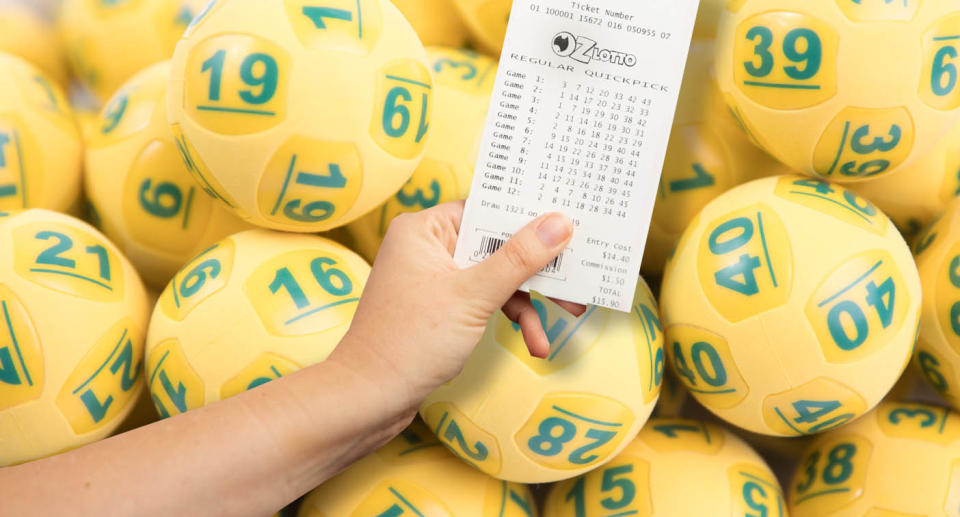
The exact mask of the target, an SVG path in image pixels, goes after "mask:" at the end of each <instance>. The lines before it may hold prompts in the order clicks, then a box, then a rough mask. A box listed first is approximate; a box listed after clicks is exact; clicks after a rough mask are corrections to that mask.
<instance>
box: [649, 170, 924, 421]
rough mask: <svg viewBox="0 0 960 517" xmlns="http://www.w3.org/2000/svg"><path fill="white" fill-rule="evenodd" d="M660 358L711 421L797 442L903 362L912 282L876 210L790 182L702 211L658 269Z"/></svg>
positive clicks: (855, 403) (852, 412)
mask: <svg viewBox="0 0 960 517" xmlns="http://www.w3.org/2000/svg"><path fill="white" fill-rule="evenodd" d="M661 303H662V304H663V318H664V326H665V328H664V332H665V334H666V349H667V355H668V361H667V362H668V363H670V364H671V365H672V367H673V370H674V372H675V373H677V375H678V377H679V378H680V379H681V380H682V381H683V383H684V385H686V387H687V389H688V390H689V391H690V393H691V394H692V395H693V396H694V397H696V398H697V400H699V401H700V402H701V403H702V404H703V405H704V406H706V407H707V408H708V409H710V410H711V411H713V412H714V413H715V414H716V415H717V416H719V417H721V418H723V419H725V420H727V421H728V422H730V423H731V424H734V425H736V426H739V427H742V428H744V429H747V430H749V431H753V432H755V433H761V434H767V435H773V436H799V435H804V434H814V433H818V432H822V431H826V430H829V429H832V428H835V427H838V426H841V425H843V424H845V423H847V422H850V421H852V420H854V419H856V418H857V417H859V416H860V415H862V414H864V413H866V412H867V411H868V410H870V409H871V408H872V407H873V406H875V405H876V404H877V403H878V402H879V401H880V400H881V399H882V398H883V397H884V396H885V395H886V394H887V392H888V391H889V390H890V388H891V387H893V385H894V383H895V382H896V381H897V378H899V376H900V374H901V373H902V372H903V370H904V368H905V367H906V364H907V361H908V359H909V357H910V355H911V351H912V348H913V344H914V340H915V337H916V332H917V328H918V322H919V316H920V304H921V297H920V279H919V276H918V274H917V268H916V266H915V264H914V262H913V258H912V256H911V255H910V250H909V248H908V247H907V245H906V243H905V242H904V241H903V238H902V237H901V236H900V234H899V232H898V231H897V229H896V227H894V225H893V223H892V222H891V221H890V220H889V219H888V218H887V217H886V216H885V215H884V214H883V213H882V212H880V211H879V210H878V209H877V208H876V207H874V206H873V205H872V204H870V203H869V202H867V201H866V200H864V199H862V198H860V197H859V196H857V195H855V194H853V193H852V192H851V191H848V190H846V189H844V188H842V187H840V186H837V185H830V184H828V183H825V182H823V181H821V180H816V179H812V178H807V179H804V178H802V177H797V176H779V177H773V178H764V179H761V180H756V181H753V182H750V183H747V184H745V185H742V186H740V187H737V188H735V189H733V190H731V191H729V192H727V193H725V194H723V195H721V196H720V197H718V198H716V199H715V200H713V201H712V202H711V203H710V204H708V205H707V206H706V207H705V208H704V209H703V211H701V212H700V214H699V215H698V216H697V217H696V218H695V219H694V221H693V223H691V225H690V227H689V228H687V230H686V232H684V234H683V236H682V237H681V238H680V243H679V244H678V247H677V250H676V252H675V255H674V256H673V258H672V259H671V260H670V261H669V262H668V263H667V269H666V274H665V278H664V285H663V291H662V293H661Z"/></svg>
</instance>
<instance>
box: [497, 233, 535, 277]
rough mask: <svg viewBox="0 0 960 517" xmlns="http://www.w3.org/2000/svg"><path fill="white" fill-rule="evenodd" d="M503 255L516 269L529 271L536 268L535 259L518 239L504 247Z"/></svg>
mask: <svg viewBox="0 0 960 517" xmlns="http://www.w3.org/2000/svg"><path fill="white" fill-rule="evenodd" d="M502 251H503V255H504V257H506V259H507V261H508V262H509V263H510V265H511V266H512V267H514V268H517V269H520V270H522V271H529V270H531V269H533V268H534V262H533V258H532V257H531V256H530V253H529V250H527V249H526V247H524V246H523V244H521V243H520V242H518V241H517V240H516V239H511V240H509V241H507V243H506V244H505V245H504V246H503V249H502Z"/></svg>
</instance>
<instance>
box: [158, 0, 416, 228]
mask: <svg viewBox="0 0 960 517" xmlns="http://www.w3.org/2000/svg"><path fill="white" fill-rule="evenodd" d="M172 70H173V73H172V79H171V83H170V95H169V96H168V97H167V99H168V117H169V121H170V123H171V124H173V130H174V133H175V135H176V138H177V140H179V141H180V143H181V148H182V151H183V152H184V155H185V158H186V161H187V162H188V163H189V164H190V167H191V169H192V170H193V172H194V174H195V175H196V176H197V179H198V181H199V182H200V183H201V184H203V185H205V188H206V189H207V191H209V192H211V193H212V194H213V195H214V196H215V197H217V198H219V199H220V200H221V201H222V202H223V203H225V204H227V205H229V206H230V207H232V208H233V209H234V211H235V212H236V213H237V214H239V215H240V216H241V217H242V218H244V219H246V220H247V221H249V222H251V223H254V224H256V225H258V226H263V227H268V228H271V229H275V230H284V231H292V232H318V231H326V230H331V229H333V228H337V227H340V226H344V225H346V224H347V223H349V222H351V221H353V220H354V219H357V218H359V217H360V216H362V215H364V214H366V213H367V212H369V211H371V210H373V209H374V208H376V207H377V206H379V205H380V204H381V203H383V202H384V201H386V199H387V198H388V197H390V196H391V195H393V194H394V193H395V192H397V190H399V189H400V187H402V186H403V184H404V183H405V182H406V181H407V180H408V179H410V176H411V175H412V174H413V171H414V169H416V167H417V165H418V164H419V161H420V158H421V157H422V156H423V152H424V148H425V146H426V143H427V136H428V133H429V129H430V120H431V118H430V117H431V113H432V111H433V79H432V77H431V74H430V69H429V68H428V65H427V59H426V53H425V52H424V49H423V46H422V45H421V44H420V41H419V40H418V39H417V35H416V33H415V32H414V31H413V29H412V28H411V27H410V24H409V23H407V21H406V20H405V19H404V18H403V15H401V14H400V12H399V11H398V10H397V8H396V7H394V6H393V4H391V3H390V2H389V0H361V1H359V2H357V1H356V0H288V1H285V2H262V1H261V0H231V1H229V2H227V1H218V2H213V3H211V4H209V6H208V8H207V10H206V11H204V12H203V13H201V14H200V16H198V17H197V18H196V19H195V20H194V24H193V25H192V26H191V27H190V28H189V29H187V32H186V34H185V36H184V39H183V40H181V42H180V44H179V45H177V50H176V52H175V54H174V58H173V62H172Z"/></svg>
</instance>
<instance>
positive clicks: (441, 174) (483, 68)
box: [348, 47, 497, 261]
mask: <svg viewBox="0 0 960 517" xmlns="http://www.w3.org/2000/svg"><path fill="white" fill-rule="evenodd" d="M427 58H428V59H429V60H430V68H431V70H432V71H433V80H434V88H435V93H434V100H435V105H436V107H435V109H434V115H433V129H432V130H431V136H430V140H429V141H428V142H427V149H426V152H425V154H424V156H423V161H422V162H420V166H419V167H417V170H416V171H414V173H413V176H412V177H411V178H410V180H409V181H408V182H407V183H406V185H404V186H403V188H401V189H400V190H399V191H398V192H397V193H396V194H394V195H393V197H390V198H389V199H387V201H386V203H384V204H382V205H380V206H379V207H377V208H376V209H375V210H373V211H372V212H370V213H369V214H367V215H365V216H363V217H362V218H360V219H358V220H357V221H355V222H353V223H351V224H350V225H349V226H348V230H349V231H350V233H351V235H352V236H353V240H354V244H355V246H356V247H355V248H354V249H356V250H357V251H358V252H360V254H361V255H363V256H364V257H365V258H366V259H367V260H370V261H373V258H374V257H375V256H376V254H377V250H378V249H379V248H380V243H381V242H383V237H384V236H385V235H386V233H387V228H388V227H389V225H390V221H392V220H393V219H394V218H395V217H396V216H398V215H400V214H402V213H406V212H416V211H419V210H423V209H426V208H431V207H433V206H436V205H438V204H441V203H446V202H448V201H455V200H458V199H466V198H467V194H469V193H470V185H471V182H472V181H473V167H474V165H475V164H476V158H477V153H478V151H479V148H480V139H481V137H482V136H483V130H484V122H485V121H486V118H487V109H488V108H489V105H490V95H491V94H492V93H493V84H494V81H495V79H496V76H497V62H496V60H494V59H492V58H489V57H487V56H483V55H480V54H476V53H474V52H470V51H467V50H456V49H450V48H442V47H431V48H428V49H427Z"/></svg>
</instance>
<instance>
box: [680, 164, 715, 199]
mask: <svg viewBox="0 0 960 517" xmlns="http://www.w3.org/2000/svg"><path fill="white" fill-rule="evenodd" d="M691 168H692V169H693V177H692V178H684V179H680V180H674V181H671V182H670V183H669V186H670V192H686V191H689V190H696V189H701V188H707V187H712V186H714V185H716V184H717V179H716V178H715V177H714V176H713V174H710V173H709V172H707V169H705V168H704V167H703V165H701V164H699V163H694V164H693V165H692V166H691Z"/></svg>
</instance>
